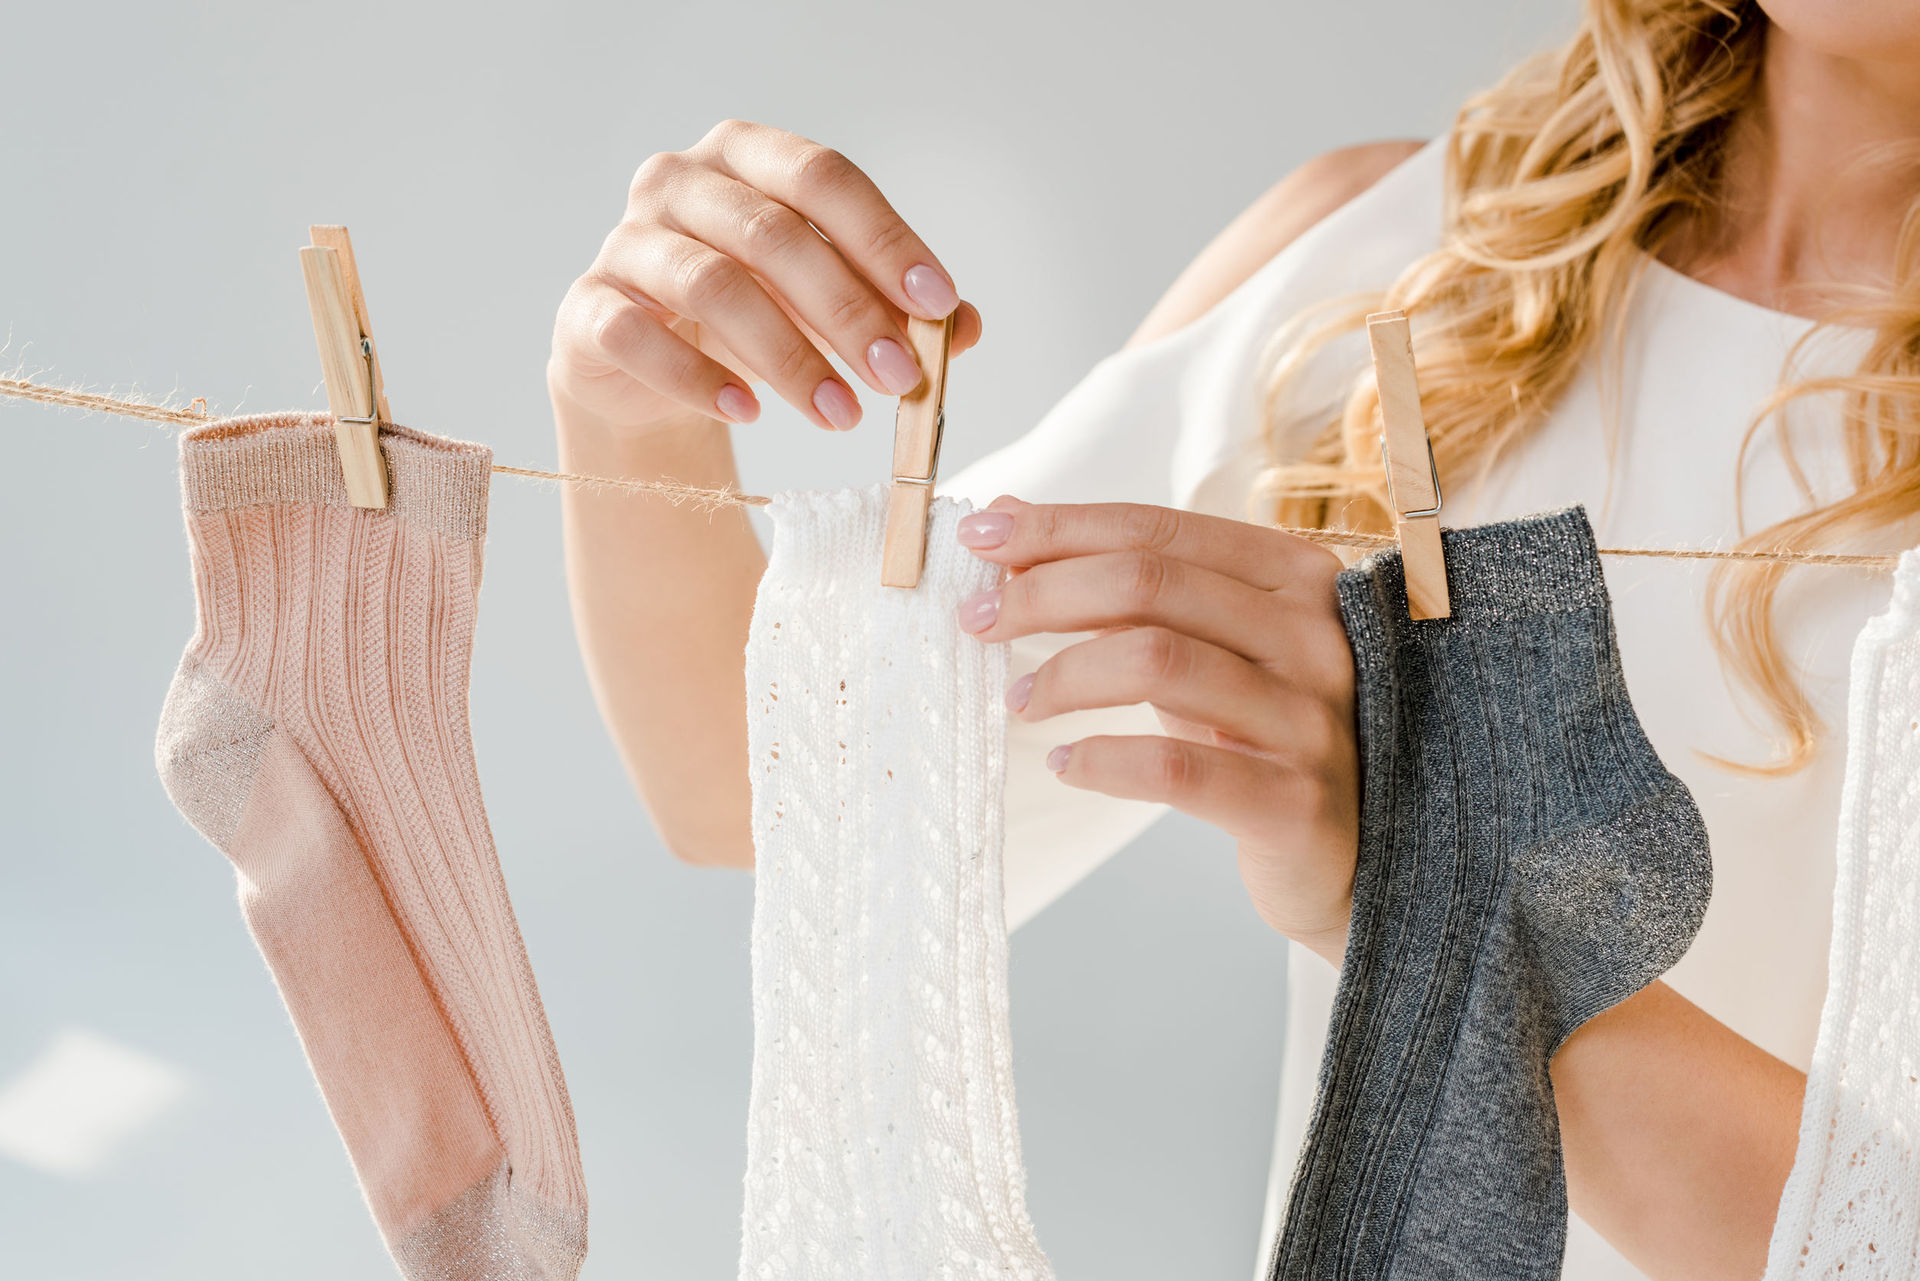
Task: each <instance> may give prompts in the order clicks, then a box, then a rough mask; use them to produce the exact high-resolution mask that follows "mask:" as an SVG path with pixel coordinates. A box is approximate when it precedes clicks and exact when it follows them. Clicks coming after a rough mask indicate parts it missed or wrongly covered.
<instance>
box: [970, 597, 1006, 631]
mask: <svg viewBox="0 0 1920 1281" xmlns="http://www.w3.org/2000/svg"><path fill="white" fill-rule="evenodd" d="M998 617H1000V589H999V588H998V587H996V588H994V589H993V590H992V591H987V592H981V593H980V594H979V595H978V596H969V597H967V599H965V600H963V601H961V602H960V630H961V631H965V632H984V631H986V630H987V628H989V627H992V626H993V620H994V619H996V618H998Z"/></svg>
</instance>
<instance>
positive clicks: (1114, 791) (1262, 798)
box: [1047, 734, 1321, 840]
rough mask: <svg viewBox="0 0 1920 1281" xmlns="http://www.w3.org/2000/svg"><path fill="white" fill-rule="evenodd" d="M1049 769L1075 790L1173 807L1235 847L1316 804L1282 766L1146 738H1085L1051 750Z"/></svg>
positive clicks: (1295, 774)
mask: <svg viewBox="0 0 1920 1281" xmlns="http://www.w3.org/2000/svg"><path fill="white" fill-rule="evenodd" d="M1047 768H1049V769H1051V770H1053V771H1054V773H1055V774H1057V775H1058V776H1059V778H1060V781H1061V782H1063V783H1066V784H1068V785H1070V786H1073V787H1079V788H1084V789H1085V790H1087V791H1091V792H1103V793H1105V794H1106V795H1108V796H1119V797H1124V798H1126V799H1129V800H1139V801H1154V802H1158V803H1160V804H1163V805H1171V806H1172V807H1173V808H1175V809H1177V810H1180V811H1181V812H1182V813H1185V814H1191V815H1193V816H1194V817H1195V818H1197V819H1200V820H1201V821H1203V822H1207V823H1212V824H1213V825H1214V826H1215V827H1218V828H1221V829H1223V830H1224V831H1226V832H1227V834H1228V835H1230V836H1233V837H1235V838H1236V839H1239V840H1251V839H1261V840H1265V839H1271V838H1272V836H1273V834H1274V830H1275V828H1276V827H1277V826H1278V825H1279V824H1280V823H1282V822H1285V821H1288V819H1290V818H1291V817H1292V816H1295V815H1299V814H1302V813H1305V812H1308V811H1311V810H1313V809H1315V808H1317V807H1318V806H1319V805H1320V803H1321V797H1320V789H1319V788H1318V786H1317V785H1316V783H1315V781H1314V780H1313V778H1312V777H1311V776H1310V775H1308V774H1306V773H1304V772H1302V771H1300V770H1298V769H1296V768H1295V767H1293V766H1292V765H1290V764H1288V763H1286V762H1284V761H1278V760H1273V759H1270V758H1268V757H1264V756H1255V755H1252V754H1250V753H1247V752H1238V751H1234V750H1233V749H1231V748H1226V747H1212V746H1208V745H1207V744H1204V743H1191V742H1187V741H1185V740H1184V739H1178V738H1162V737H1159V736H1157V735H1151V734H1143V735H1119V734H1100V735H1095V736H1093V737H1091V738H1083V739H1081V740H1080V741H1079V742H1077V743H1070V744H1065V745H1063V746H1060V747H1056V748H1054V749H1053V752H1052V753H1051V754H1050V755H1049V756H1048V758H1047Z"/></svg>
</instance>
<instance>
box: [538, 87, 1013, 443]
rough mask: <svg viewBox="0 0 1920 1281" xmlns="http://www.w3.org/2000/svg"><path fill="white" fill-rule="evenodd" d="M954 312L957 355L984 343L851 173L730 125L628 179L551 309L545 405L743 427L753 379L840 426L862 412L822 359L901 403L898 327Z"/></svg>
mask: <svg viewBox="0 0 1920 1281" xmlns="http://www.w3.org/2000/svg"><path fill="white" fill-rule="evenodd" d="M956 307H958V308H959V314H958V315H957V316H956V317H955V318H954V334H953V351H955V352H960V351H964V350H966V349H967V348H968V347H971V346H972V345H973V344H974V343H976V342H978V341H979V338H980V313H979V312H977V311H975V310H974V309H973V308H972V307H971V306H969V305H967V304H965V303H962V302H960V300H959V297H958V295H956V294H955V292H954V287H953V280H952V278H951V277H950V276H949V275H948V274H947V272H946V269H945V268H943V267H942V266H941V265H940V261H939V259H938V258H936V257H934V254H933V251H932V250H930V249H928V248H927V246H926V244H925V243H924V242H923V241H922V240H921V239H920V237H919V236H918V235H916V234H915V233H914V231H913V229H912V228H910V227H909V226H907V224H906V223H905V222H904V221H903V220H902V219H901V217H900V215H899V214H897V213H895V212H894V210H893V207H892V206H891V205H890V204H888V203H887V200H886V197H884V196H882V195H881V194H880V191H879V189H878V188H877V187H875V186H874V185H873V183H872V181H870V180H869V179H868V178H867V176H866V175H865V174H864V173H862V172H861V171H860V170H859V168H858V167H857V166H855V165H854V163H853V162H852V161H850V160H848V159H847V158H846V157H845V156H843V155H841V154H840V153H839V152H837V151H834V150H833V149H832V148H830V147H823V146H821V145H820V144H819V143H817V142H812V141H809V140H808V139H806V138H802V137H799V136H798V135H796V134H791V133H788V132H786V131H785V130H783V129H775V128H773V127H772V126H770V125H759V124H750V123H748V122H745V121H740V120H724V121H722V122H721V123H719V124H717V125H715V126H714V127H713V128H712V129H711V130H710V131H708V133H707V136H706V137H704V138H702V139H701V140H700V141H699V142H697V143H695V144H694V145H693V146H692V147H689V148H688V149H687V150H685V151H668V152H661V153H660V154H658V155H655V156H652V157H650V158H649V159H648V160H647V161H646V162H645V163H644V164H642V165H641V166H640V170H639V172H638V173H636V174H635V175H634V179H633V183H632V186H631V187H630V188H629V189H628V192H627V208H626V214H625V216H624V217H623V218H622V219H621V221H620V224H619V225H618V226H617V227H615V228H614V229H613V231H612V232H610V233H609V234H608V236H607V238H606V241H605V242H604V243H603V244H602V245H601V246H600V253H599V256H598V257H596V258H595V259H594V262H593V266H592V267H590V268H589V269H588V270H587V272H586V274H585V275H583V276H581V277H580V278H579V279H578V280H577V281H575V282H574V284H573V287H572V288H571V289H570V290H569V291H568V293H567V297H566V300H565V301H564V302H563V303H562V304H561V307H560V314H559V318H558V320H557V321H556V323H555V326H554V336H553V355H552V358H551V359H550V360H549V362H548V366H547V383H548V388H549V390H550V391H551V392H552V394H553V397H554V399H555V401H556V402H557V403H564V404H566V405H568V406H570V407H572V408H574V409H576V410H578V411H580V412H584V413H585V414H588V415H591V416H592V417H593V418H594V419H595V420H597V421H599V422H601V423H603V424H609V425H613V426H618V427H627V428H633V427H652V426H656V425H658V424H660V423H663V422H666V421H668V420H671V419H676V418H684V417H685V416H686V415H687V414H688V413H689V412H691V413H693V414H697V415H701V416H704V417H707V418H719V419H722V420H724V421H727V422H750V421H752V420H753V419H754V418H756V417H758V416H759V413H760V403H759V401H758V399H757V398H756V397H755V396H754V394H753V391H752V387H753V384H754V383H755V382H756V381H759V380H764V381H765V382H766V383H767V384H768V385H769V386H770V387H771V388H772V389H773V391H774V393H775V394H776V395H778V396H779V397H780V398H781V399H783V400H785V401H787V402H788V403H789V404H791V405H793V406H794V407H795V408H796V409H798V410H799V411H800V412H801V413H802V414H804V415H806V417H807V418H808V419H809V420H810V421H811V422H813V423H814V424H815V425H816V426H820V427H826V428H837V429H839V430H845V429H847V428H849V427H852V426H853V425H854V424H855V423H857V422H859V420H860V403H859V400H858V399H857V398H856V397H855V396H854V393H853V391H852V389H850V388H849V387H848V386H847V384H846V383H845V382H843V381H842V380H841V379H840V377H839V375H838V374H836V373H835V372H834V369H833V366H832V365H831V364H829V363H828V360H827V355H828V354H829V353H832V354H836V355H838V356H839V357H840V359H841V360H842V361H844V362H845V363H846V366H847V367H848V368H849V369H851V370H852V371H853V372H854V373H855V375H856V376H858V377H859V379H860V380H861V381H863V382H865V383H866V384H867V385H868V386H869V387H871V388H872V389H873V390H874V391H877V392H880V393H883V394H884V395H887V396H898V395H900V394H902V393H904V392H907V391H911V390H912V389H913V387H914V386H915V385H916V384H918V382H919V381H920V370H919V367H918V365H917V364H916V363H915V362H914V358H913V355H912V349H911V348H910V347H909V346H908V345H907V341H906V335H905V333H904V331H903V329H902V324H903V322H904V318H905V316H906V315H907V314H908V313H911V314H913V315H916V316H920V317H923V318H925V319H928V320H938V319H939V318H941V317H942V316H945V315H946V314H947V313H949V312H951V311H953V310H954V309H955V308H956Z"/></svg>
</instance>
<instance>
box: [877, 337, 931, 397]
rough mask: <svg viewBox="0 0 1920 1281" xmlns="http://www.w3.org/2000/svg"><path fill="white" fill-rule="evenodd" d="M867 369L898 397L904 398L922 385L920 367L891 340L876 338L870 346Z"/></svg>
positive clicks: (902, 348) (905, 350)
mask: <svg viewBox="0 0 1920 1281" xmlns="http://www.w3.org/2000/svg"><path fill="white" fill-rule="evenodd" d="M867 368H869V369H871V370H872V371H873V376H874V377H875V378H878V379H879V380H880V385H881V386H882V387H885V388H886V389H887V390H888V391H890V392H892V393H893V394H894V395H896V396H904V395H906V394H907V393H908V392H910V391H912V390H913V389H914V388H915V387H918V386H919V385H920V366H919V365H918V364H916V363H915V362H914V359H913V357H912V355H910V354H909V353H908V351H907V349H906V348H905V347H902V346H901V345H900V344H899V343H897V342H895V341H894V340H893V339H891V338H876V339H874V340H873V342H872V343H871V344H869V345H868V347H867Z"/></svg>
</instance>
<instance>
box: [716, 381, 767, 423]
mask: <svg viewBox="0 0 1920 1281" xmlns="http://www.w3.org/2000/svg"><path fill="white" fill-rule="evenodd" d="M713 407H714V408H715V409H718V410H719V411H720V412H721V414H722V415H723V416H725V417H727V418H729V419H731V420H732V421H734V422H736V423H750V422H752V421H753V420H754V419H756V418H758V417H759V416H760V402H759V400H757V399H755V397H754V394H753V393H752V392H750V391H748V390H747V389H746V388H745V387H742V386H741V385H740V384H739V383H728V384H727V385H726V386H724V387H722V388H721V389H720V394H719V395H717V396H715V397H714V398H713Z"/></svg>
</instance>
